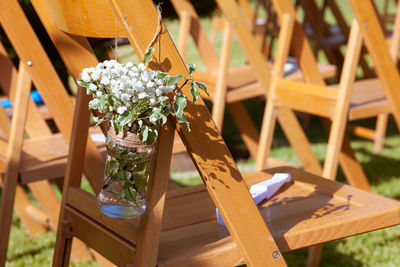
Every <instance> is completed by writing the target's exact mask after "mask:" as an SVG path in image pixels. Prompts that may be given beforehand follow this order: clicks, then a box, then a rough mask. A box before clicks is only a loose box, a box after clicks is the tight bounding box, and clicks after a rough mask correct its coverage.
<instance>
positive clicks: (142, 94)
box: [138, 92, 149, 99]
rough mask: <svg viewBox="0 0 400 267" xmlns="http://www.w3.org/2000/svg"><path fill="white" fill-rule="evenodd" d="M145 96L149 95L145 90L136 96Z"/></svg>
mask: <svg viewBox="0 0 400 267" xmlns="http://www.w3.org/2000/svg"><path fill="white" fill-rule="evenodd" d="M147 96H149V95H148V94H147V93H146V92H141V93H140V94H139V95H138V97H139V99H143V98H145V97H147Z"/></svg>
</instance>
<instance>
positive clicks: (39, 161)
mask: <svg viewBox="0 0 400 267" xmlns="http://www.w3.org/2000/svg"><path fill="white" fill-rule="evenodd" d="M0 10H2V12H0V24H1V26H2V28H3V29H4V31H5V32H6V34H7V37H8V38H9V40H10V42H11V44H12V45H13V47H14V49H15V51H16V54H17V56H18V57H19V59H20V66H19V70H18V72H17V70H16V69H15V67H14V66H13V64H12V62H11V60H10V59H9V57H8V54H7V53H6V50H5V49H4V47H3V46H2V45H0V63H1V72H0V86H1V88H2V89H3V92H4V93H5V94H6V95H7V96H8V97H9V98H10V100H11V102H12V104H13V109H12V121H11V129H10V126H9V121H10V119H9V118H8V116H7V115H6V113H5V112H4V110H3V109H0V114H1V115H0V124H1V125H0V128H1V130H2V133H3V134H5V136H4V137H7V139H8V144H7V143H6V142H5V141H7V139H5V138H4V139H2V140H1V141H0V143H1V151H0V152H1V155H2V160H1V163H2V165H4V168H2V171H3V177H2V178H3V179H2V180H3V185H2V186H3V189H2V194H1V203H0V204H1V207H0V265H1V266H4V264H5V261H6V254H7V247H8V240H9V233H10V228H11V220H12V212H13V208H15V210H16V211H17V214H18V216H19V217H20V219H21V221H22V223H23V224H24V225H25V226H26V228H27V230H28V231H29V232H30V233H31V234H37V233H41V232H43V231H45V230H47V228H52V229H55V228H56V226H57V225H58V214H59V207H60V202H59V200H58V198H57V197H56V195H55V193H54V191H53V190H52V188H51V186H50V183H49V181H48V180H49V179H51V180H54V179H57V178H62V177H63V176H64V174H65V165H66V162H67V155H68V153H67V152H68V149H67V148H68V144H67V141H66V140H68V137H69V136H70V132H71V125H72V116H73V115H72V110H73V107H72V102H71V101H70V99H69V96H68V94H67V93H66V90H65V89H64V87H63V84H62V82H61V81H60V80H59V78H58V76H57V74H56V72H55V70H54V68H53V66H52V64H51V62H50V60H49V59H48V57H47V55H46V53H45V51H44V50H43V48H42V47H41V45H40V42H39V40H38V39H37V37H36V35H35V33H34V31H33V29H32V27H31V26H30V24H29V22H28V20H27V19H26V17H25V15H24V13H23V11H22V9H21V7H20V6H19V4H18V2H17V1H15V0H9V1H8V0H7V1H2V2H1V3H0ZM49 75H53V76H52V77H53V78H52V79H48V76H49ZM32 83H34V84H35V87H36V88H37V89H38V90H39V92H40V94H41V95H42V96H43V98H44V102H45V103H46V106H47V108H48V110H49V112H50V113H51V114H52V119H54V121H55V123H56V125H57V128H58V129H59V130H60V132H61V133H58V134H52V132H51V130H50V129H49V127H48V126H47V124H46V122H45V120H44V118H43V117H42V116H41V114H40V111H39V110H38V108H37V106H36V105H35V104H34V103H33V101H32V100H30V98H29V94H30V89H31V84H32ZM68 112H69V113H68ZM69 122H70V124H69ZM25 134H26V135H27V136H26V137H27V138H26V137H25ZM87 156H88V159H89V160H88V162H87V163H86V166H87V169H88V170H90V172H87V177H88V178H89V180H92V181H93V179H90V178H91V177H92V173H96V169H95V168H94V166H97V167H100V166H101V164H102V157H101V155H100V154H99V153H98V152H97V148H96V147H95V145H94V143H93V142H92V141H90V142H89V143H88V152H87ZM22 185H27V186H28V188H29V189H30V190H31V191H32V194H33V196H34V197H35V198H36V200H37V201H38V203H39V204H40V205H41V207H42V208H43V211H42V210H40V209H38V208H35V207H34V206H33V205H32V204H31V203H30V201H29V199H28V197H27V195H26V193H25V191H24V189H23V188H22ZM92 185H93V187H94V188H95V190H96V191H99V190H100V188H101V183H99V184H97V185H96V184H95V183H92ZM14 200H15V205H14ZM74 247H76V249H74V252H73V256H74V258H76V259H79V260H83V259H88V258H89V257H91V256H90V254H89V253H88V251H87V250H85V249H84V248H85V246H83V244H82V243H81V242H80V241H79V242H76V243H75V245H74Z"/></svg>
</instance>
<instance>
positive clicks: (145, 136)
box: [142, 125, 149, 142]
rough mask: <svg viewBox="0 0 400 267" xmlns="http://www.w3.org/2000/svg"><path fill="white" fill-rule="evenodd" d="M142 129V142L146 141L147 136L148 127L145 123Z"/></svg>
mask: <svg viewBox="0 0 400 267" xmlns="http://www.w3.org/2000/svg"><path fill="white" fill-rule="evenodd" d="M143 128H144V130H143V131H142V142H146V140H147V137H148V136H149V127H148V126H147V125H145V126H144V127H143Z"/></svg>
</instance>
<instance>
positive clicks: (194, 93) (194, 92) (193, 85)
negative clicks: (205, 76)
mask: <svg viewBox="0 0 400 267" xmlns="http://www.w3.org/2000/svg"><path fill="white" fill-rule="evenodd" d="M190 94H191V95H192V97H193V103H194V102H196V100H197V97H198V96H199V86H198V85H197V82H195V81H192V82H191V83H190Z"/></svg>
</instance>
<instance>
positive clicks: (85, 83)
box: [76, 79, 90, 88]
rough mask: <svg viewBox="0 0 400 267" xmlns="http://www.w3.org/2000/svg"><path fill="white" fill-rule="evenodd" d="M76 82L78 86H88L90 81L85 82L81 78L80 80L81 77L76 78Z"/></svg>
mask: <svg viewBox="0 0 400 267" xmlns="http://www.w3.org/2000/svg"><path fill="white" fill-rule="evenodd" d="M76 83H77V84H78V85H79V86H82V87H86V88H87V87H89V84H90V83H88V82H85V81H83V80H81V79H77V80H76Z"/></svg>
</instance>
